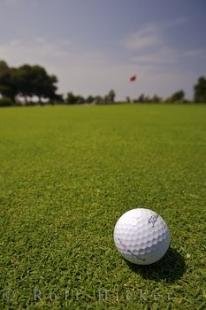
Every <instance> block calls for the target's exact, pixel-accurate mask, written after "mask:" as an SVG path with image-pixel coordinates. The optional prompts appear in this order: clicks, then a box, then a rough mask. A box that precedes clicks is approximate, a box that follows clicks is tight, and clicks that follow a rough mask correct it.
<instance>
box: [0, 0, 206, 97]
mask: <svg viewBox="0 0 206 310" xmlns="http://www.w3.org/2000/svg"><path fill="white" fill-rule="evenodd" d="M205 12H206V1H205V0H104V1H103V0H0V29H1V32H0V58H1V59H4V60H6V61H7V62H8V63H9V64H10V65H20V64H23V63H31V64H40V65H43V66H45V67H46V68H47V70H48V71H49V73H54V74H56V75H57V76H58V78H59V92H62V93H66V92H67V91H73V92H75V93H78V94H83V95H85V96H86V95H89V94H101V95H103V94H105V93H107V92H108V91H109V90H110V89H111V88H113V89H114V90H115V91H116V93H117V97H118V98H119V99H124V98H125V97H126V96H128V95H129V96H131V97H133V98H134V97H137V96H138V95H139V94H140V93H142V92H143V93H145V94H149V95H152V94H155V93H157V94H159V95H161V96H168V95H170V94H171V93H172V92H173V91H175V90H177V89H181V88H183V89H184V90H185V91H186V94H187V96H188V97H190V96H191V95H192V88H193V85H194V83H195V82H196V80H197V78H198V77H199V76H200V75H205V74H206V35H205V32H206V18H205ZM132 74H137V75H138V80H137V81H136V82H135V83H129V82H128V78H129V76H130V75H132Z"/></svg>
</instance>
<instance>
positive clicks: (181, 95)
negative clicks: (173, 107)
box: [166, 90, 185, 102]
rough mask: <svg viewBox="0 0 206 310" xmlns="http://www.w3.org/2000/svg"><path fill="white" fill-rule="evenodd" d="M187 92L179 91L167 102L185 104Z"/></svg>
mask: <svg viewBox="0 0 206 310" xmlns="http://www.w3.org/2000/svg"><path fill="white" fill-rule="evenodd" d="M184 100H185V92H184V90H178V91H176V92H175V93H174V94H172V95H171V96H170V97H169V98H168V99H167V100H166V101H168V102H184Z"/></svg>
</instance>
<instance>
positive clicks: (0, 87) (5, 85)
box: [0, 61, 18, 101]
mask: <svg viewBox="0 0 206 310" xmlns="http://www.w3.org/2000/svg"><path fill="white" fill-rule="evenodd" d="M16 73H17V69H15V68H10V67H9V66H8V65H7V63H6V62H5V61H0V94H1V95H2V96H3V97H7V98H9V99H11V100H12V101H15V99H16V96H17V94H18V87H17V82H16Z"/></svg>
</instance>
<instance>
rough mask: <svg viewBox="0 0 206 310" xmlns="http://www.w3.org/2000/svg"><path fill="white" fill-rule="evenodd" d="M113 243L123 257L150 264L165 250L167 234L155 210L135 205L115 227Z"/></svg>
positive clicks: (168, 241) (133, 261)
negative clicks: (135, 207)
mask: <svg viewBox="0 0 206 310" xmlns="http://www.w3.org/2000/svg"><path fill="white" fill-rule="evenodd" d="M114 242H115V245H116V247H117V249H118V251H119V252H120V253H121V254H122V256H123V257H124V258H125V259H126V260H128V261H129V262H131V263H134V264H138V265H149V264H152V263H155V262H157V261H158V260H159V259H161V258H162V257H163V256H164V254H165V253H166V252H167V250H168V248H169V245H170V233H169V229H168V227H167V224H166V223H165V221H164V220H163V219H162V217H161V216H160V215H158V214H157V213H156V212H154V211H152V210H149V209H145V208H137V209H133V210H130V211H127V212H126V213H124V214H123V215H122V216H121V217H120V218H119V219H118V221H117V223H116V225H115V228H114Z"/></svg>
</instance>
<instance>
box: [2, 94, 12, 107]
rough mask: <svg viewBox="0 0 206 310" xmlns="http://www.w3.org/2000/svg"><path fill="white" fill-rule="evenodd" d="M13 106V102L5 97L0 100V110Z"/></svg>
mask: <svg viewBox="0 0 206 310" xmlns="http://www.w3.org/2000/svg"><path fill="white" fill-rule="evenodd" d="M13 105H14V102H13V101H12V100H11V99H9V98H6V97H3V98H0V108H1V107H11V106H13Z"/></svg>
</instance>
